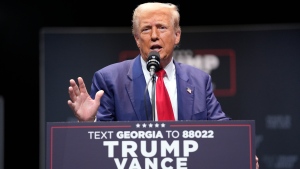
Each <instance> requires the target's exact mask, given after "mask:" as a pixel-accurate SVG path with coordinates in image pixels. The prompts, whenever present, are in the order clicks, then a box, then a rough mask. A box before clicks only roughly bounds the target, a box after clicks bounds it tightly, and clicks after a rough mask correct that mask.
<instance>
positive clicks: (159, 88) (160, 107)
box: [156, 69, 175, 121]
mask: <svg viewBox="0 0 300 169" xmlns="http://www.w3.org/2000/svg"><path fill="white" fill-rule="evenodd" d="M165 74H166V71H165V70H164V69H161V70H159V71H158V72H156V75H157V76H158V79H157V82H156V109H157V119H158V121H161V120H175V118H174V113H173V109H172V104H171V100H170V97H169V94H168V91H167V88H166V86H165V83H164V80H163V78H164V75H165Z"/></svg>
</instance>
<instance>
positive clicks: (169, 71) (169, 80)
mask: <svg viewBox="0 0 300 169" xmlns="http://www.w3.org/2000/svg"><path fill="white" fill-rule="evenodd" d="M141 63H142V68H143V73H144V76H145V80H146V83H148V81H149V80H150V72H149V71H148V70H147V63H146V62H145V61H144V60H143V58H142V57H141ZM164 70H165V71H166V75H165V77H164V83H165V85H166V88H167V90H168V93H169V96H170V99H171V103H172V108H173V112H174V117H175V121H177V120H178V109H177V86H176V70H175V65H174V63H173V58H172V60H171V62H170V63H169V64H168V65H167V66H166V67H165V68H164ZM156 80H157V77H156ZM148 92H149V96H150V101H152V99H151V98H152V96H151V93H152V82H150V83H149V86H148ZM155 113H156V115H155V120H156V121H157V110H156V106H155Z"/></svg>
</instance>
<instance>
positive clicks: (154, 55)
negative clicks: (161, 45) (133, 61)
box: [147, 50, 160, 72]
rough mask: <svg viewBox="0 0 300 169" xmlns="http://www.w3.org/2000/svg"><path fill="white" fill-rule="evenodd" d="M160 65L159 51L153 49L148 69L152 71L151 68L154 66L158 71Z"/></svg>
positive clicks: (148, 61) (149, 57) (149, 56)
mask: <svg viewBox="0 0 300 169" xmlns="http://www.w3.org/2000/svg"><path fill="white" fill-rule="evenodd" d="M159 65H160V56H159V53H158V52H156V51H154V50H153V51H151V52H150V53H149V54H148V60H147V70H148V71H150V68H154V69H155V72H157V71H158V70H159Z"/></svg>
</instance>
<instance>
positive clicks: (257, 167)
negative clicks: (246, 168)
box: [255, 156, 259, 169]
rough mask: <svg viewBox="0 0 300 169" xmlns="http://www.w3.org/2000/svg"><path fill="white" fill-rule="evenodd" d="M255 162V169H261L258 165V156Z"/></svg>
mask: <svg viewBox="0 0 300 169" xmlns="http://www.w3.org/2000/svg"><path fill="white" fill-rule="evenodd" d="M255 161H256V164H255V165H256V166H255V168H256V169H259V163H258V157H257V156H255Z"/></svg>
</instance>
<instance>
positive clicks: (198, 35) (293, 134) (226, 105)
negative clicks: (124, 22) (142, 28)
mask: <svg viewBox="0 0 300 169" xmlns="http://www.w3.org/2000/svg"><path fill="white" fill-rule="evenodd" d="M182 30H183V32H182V38H181V44H180V46H179V48H177V49H176V52H175V56H174V58H175V59H177V60H178V61H182V62H186V63H190V64H193V65H194V66H196V67H198V68H200V69H203V70H205V71H207V72H208V73H210V74H211V75H212V79H213V84H214V86H215V94H216V96H217V98H218V100H219V102H220V103H221V105H222V108H223V110H224V111H225V112H226V113H227V114H228V115H229V116H231V117H232V118H233V119H236V120H243V119H245V120H246V119H247V120H248V119H249V120H255V121H256V149H257V150H256V152H257V155H258V157H259V159H260V166H261V167H260V168H264V169H274V168H289V169H297V168H300V164H299V158H300V152H299V150H300V148H299V144H298V143H299V137H300V136H299V133H300V126H299V119H300V117H299V116H300V115H299V114H300V113H299V109H300V104H299V103H300V102H299V101H300V99H299V95H300V90H299V86H300V67H299V66H298V64H299V63H300V26H299V25H260V26H256V25H252V26H251V25H248V26H236V27H234V26H231V27H225V26H224V27H183V28H182ZM130 32H131V30H130V28H111V29H110V28H105V29H104V28H45V29H43V31H42V32H41V48H40V49H41V50H40V51H41V64H40V65H41V66H40V67H41V71H40V72H41V76H40V77H41V98H40V100H41V112H40V113H41V132H42V133H41V141H42V146H43V143H44V141H45V140H43V138H44V131H45V128H44V127H45V122H60V121H74V120H75V118H74V115H73V113H72V112H71V110H70V109H69V107H68V105H67V100H68V99H69V97H68V87H69V79H71V78H77V77H78V76H81V77H83V78H84V80H85V83H86V86H87V87H88V90H89V87H90V85H91V79H92V76H93V73H94V72H95V71H97V70H98V69H100V68H103V67H104V66H106V65H109V64H111V63H115V62H118V61H121V60H124V59H129V58H132V57H135V55H136V54H137V53H138V51H137V47H136V44H135V41H134V38H133V36H132V35H131V33H130ZM43 150H44V148H43V147H42V153H41V154H45V153H44V152H43Z"/></svg>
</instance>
